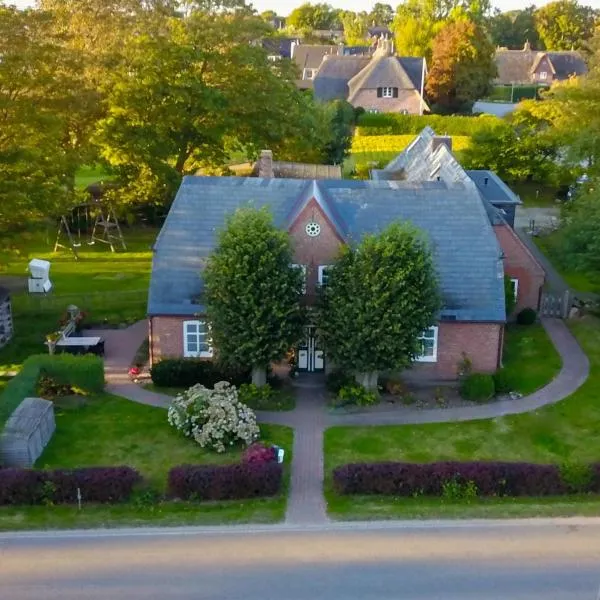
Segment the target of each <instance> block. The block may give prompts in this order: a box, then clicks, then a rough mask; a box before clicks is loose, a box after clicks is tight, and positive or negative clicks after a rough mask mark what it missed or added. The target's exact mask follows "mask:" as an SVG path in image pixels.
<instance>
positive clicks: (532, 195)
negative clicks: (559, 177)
mask: <svg viewBox="0 0 600 600" xmlns="http://www.w3.org/2000/svg"><path fill="white" fill-rule="evenodd" d="M508 185H509V187H510V189H511V190H512V191H513V192H514V193H515V194H517V195H518V196H519V197H520V198H521V200H522V201H523V204H524V206H525V207H532V206H539V207H552V208H558V207H559V206H560V203H557V202H556V198H557V195H558V188H557V187H555V186H552V185H545V184H542V183H535V182H531V181H523V182H517V183H509V184H508Z"/></svg>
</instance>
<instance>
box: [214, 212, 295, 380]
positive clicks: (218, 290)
mask: <svg viewBox="0 0 600 600" xmlns="http://www.w3.org/2000/svg"><path fill="white" fill-rule="evenodd" d="M292 256H293V255H292V247H291V243H290V238H289V235H288V234H287V232H285V231H282V230H280V229H277V228H276V227H275V225H274V224H273V220H272V218H271V216H270V214H269V213H268V211H266V210H265V209H262V210H254V209H250V208H245V209H239V210H238V211H237V212H236V213H234V215H233V216H231V217H230V219H229V220H228V222H227V225H226V227H225V229H224V230H223V231H221V233H220V234H219V242H218V245H217V247H216V249H215V251H214V253H213V254H212V256H211V257H210V258H209V261H208V264H207V266H206V268H205V270H204V273H203V278H204V282H205V290H206V302H207V309H208V318H209V321H210V323H211V328H212V338H213V342H214V345H215V348H216V353H217V359H218V360H219V361H221V362H223V363H224V364H226V365H231V366H235V367H248V366H251V367H252V381H253V383H255V384H256V385H264V384H265V382H266V370H267V367H268V365H269V364H270V363H271V362H272V361H277V360H281V359H282V358H283V357H284V356H285V354H286V352H287V351H288V350H289V349H290V348H292V347H293V346H294V345H296V344H297V343H298V342H299V341H300V339H301V338H302V335H303V325H304V313H303V310H302V308H301V306H300V297H301V293H302V286H303V281H302V274H301V272H300V270H299V269H295V268H293V267H292V266H291V265H292V262H293V259H292Z"/></svg>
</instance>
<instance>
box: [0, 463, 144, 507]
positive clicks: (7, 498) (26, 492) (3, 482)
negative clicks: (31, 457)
mask: <svg viewBox="0 0 600 600" xmlns="http://www.w3.org/2000/svg"><path fill="white" fill-rule="evenodd" d="M140 480H141V476H140V474H139V473H138V472H137V471H136V470H135V469H133V468H131V467H89V468H81V469H73V470H56V471H36V470H33V469H14V468H8V469H0V505H7V504H50V503H51V504H76V503H77V501H78V500H77V489H78V488H79V490H80V492H81V500H82V502H87V503H89V502H94V503H115V502H124V501H125V500H128V499H129V497H130V496H131V492H132V491H133V487H134V486H135V484H136V483H138V482H139V481H140Z"/></svg>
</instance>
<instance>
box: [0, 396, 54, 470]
mask: <svg viewBox="0 0 600 600" xmlns="http://www.w3.org/2000/svg"><path fill="white" fill-rule="evenodd" d="M55 429H56V423H55V420H54V405H53V404H52V402H50V401H49V400H44V399H43V398H25V400H23V402H21V404H19V406H18V407H17V408H16V410H15V411H14V412H13V414H12V415H11V416H10V418H9V419H8V421H7V422H6V425H5V426H4V430H3V431H2V433H0V464H2V465H4V466H7V467H33V465H34V464H35V461H36V460H37V459H38V458H39V457H40V455H41V454H42V452H43V450H44V448H45V447H46V445H47V444H48V442H49V441H50V439H51V438H52V434H53V433H54V430H55Z"/></svg>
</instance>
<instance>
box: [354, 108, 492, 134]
mask: <svg viewBox="0 0 600 600" xmlns="http://www.w3.org/2000/svg"><path fill="white" fill-rule="evenodd" d="M500 122H502V120H501V119H500V118H498V117H496V116H494V115H481V116H479V117H469V116H456V115H450V116H445V115H422V116H421V115H400V114H396V113H364V114H363V115H361V116H360V118H359V119H358V127H357V128H356V135H361V136H362V135H365V136H366V135H405V134H409V133H412V134H417V133H419V132H421V131H422V130H423V128H425V127H426V126H429V127H431V128H432V129H433V130H434V131H435V132H436V133H437V134H438V135H467V136H471V135H473V134H474V133H477V132H478V131H480V130H481V129H483V128H485V127H489V126H493V125H497V124H498V123H500Z"/></svg>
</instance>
